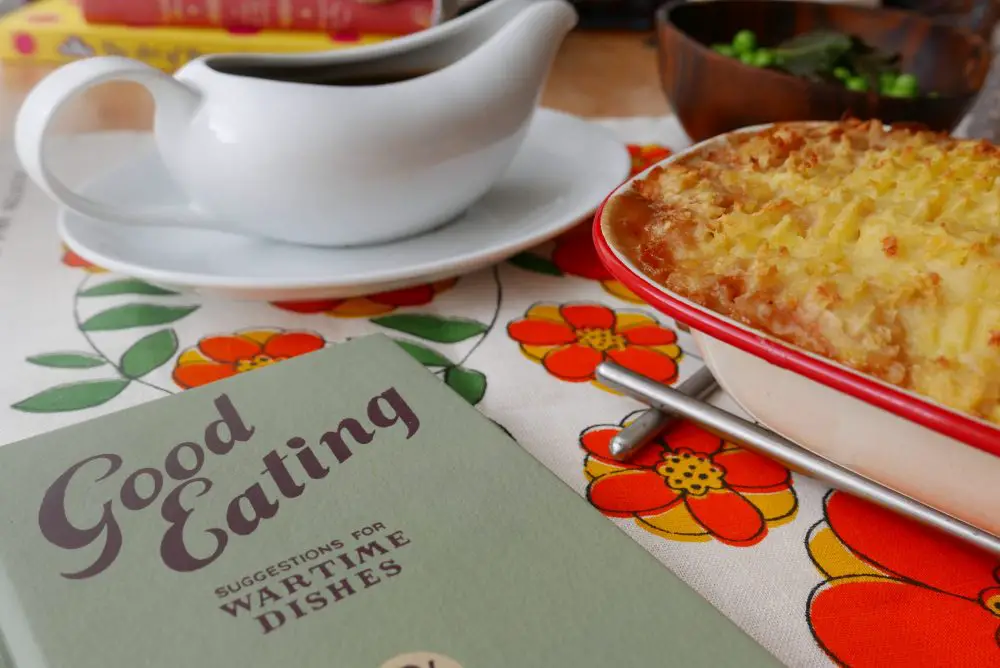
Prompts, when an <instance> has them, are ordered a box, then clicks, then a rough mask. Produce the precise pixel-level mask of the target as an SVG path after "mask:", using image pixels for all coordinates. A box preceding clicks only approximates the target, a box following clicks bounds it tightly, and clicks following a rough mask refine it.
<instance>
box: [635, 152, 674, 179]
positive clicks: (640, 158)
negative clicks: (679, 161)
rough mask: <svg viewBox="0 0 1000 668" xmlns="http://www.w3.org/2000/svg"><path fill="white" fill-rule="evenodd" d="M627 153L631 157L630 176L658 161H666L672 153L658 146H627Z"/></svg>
mask: <svg viewBox="0 0 1000 668" xmlns="http://www.w3.org/2000/svg"><path fill="white" fill-rule="evenodd" d="M628 153H629V155H630V156H632V175H633V176H634V175H636V174H638V173H639V172H641V171H643V170H645V169H647V168H648V167H651V166H653V165H655V164H656V163H658V162H659V161H661V160H666V159H667V158H669V157H670V154H671V153H672V151H671V150H670V149H669V148H667V147H666V146H660V145H659V144H629V147H628Z"/></svg>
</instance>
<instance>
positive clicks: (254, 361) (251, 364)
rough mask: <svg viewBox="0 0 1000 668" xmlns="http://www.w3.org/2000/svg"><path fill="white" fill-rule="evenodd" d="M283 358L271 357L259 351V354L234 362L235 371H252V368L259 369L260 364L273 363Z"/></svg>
mask: <svg viewBox="0 0 1000 668" xmlns="http://www.w3.org/2000/svg"><path fill="white" fill-rule="evenodd" d="M283 359H285V358H284V357H271V356H270V355H265V354H263V353H261V354H260V355H254V356H253V357H244V358H243V359H241V360H239V361H237V362H236V371H237V373H243V372H244V371H253V370H254V369H259V368H260V367H262V366H267V365H268V364H274V363H275V362H280V361H281V360H283Z"/></svg>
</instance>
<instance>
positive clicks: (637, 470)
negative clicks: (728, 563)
mask: <svg viewBox="0 0 1000 668" xmlns="http://www.w3.org/2000/svg"><path fill="white" fill-rule="evenodd" d="M640 413H641V411H636V412H635V413H632V414H630V415H628V416H627V417H626V418H625V419H624V420H622V422H621V424H620V425H596V426H593V427H590V428H589V429H587V430H585V431H584V432H583V434H581V436H580V445H581V446H582V447H583V449H584V450H586V451H587V457H586V459H585V460H584V472H585V474H586V476H587V478H588V479H589V480H590V484H589V486H588V487H587V498H588V499H589V500H590V503H591V504H592V505H593V506H594V507H595V508H597V509H598V510H600V511H601V512H602V513H604V514H605V515H607V516H609V517H631V518H634V519H635V521H636V523H637V524H638V525H639V526H640V527H642V528H643V529H645V530H646V531H649V532H650V533H653V534H655V535H657V536H662V537H664V538H669V539H671V540H680V541H709V540H713V539H714V540H717V541H720V542H722V543H725V544H726V545H732V546H736V547H747V546H750V545H755V544H757V543H759V542H760V541H762V540H764V537H765V536H767V532H768V530H769V529H770V528H774V527H776V526H779V525H781V524H784V523H786V522H790V521H791V520H792V519H794V517H795V513H796V511H797V510H798V498H797V497H796V495H795V490H794V488H793V487H792V477H791V473H789V471H788V469H786V468H785V467H784V466H781V465H780V464H778V463H777V462H774V461H771V460H770V459H766V458H765V457H761V456H760V455H757V454H755V453H752V452H748V451H746V450H743V449H741V448H739V447H737V446H735V445H733V444H732V443H728V442H726V441H723V440H722V439H721V438H719V437H717V436H713V435H712V434H709V433H708V432H706V431H703V430H702V429H700V428H698V427H697V426H695V425H694V424H692V423H689V422H682V423H681V424H679V425H678V426H676V427H674V428H673V429H671V430H670V431H668V432H667V433H666V434H665V435H663V436H660V437H658V438H657V439H655V440H654V441H652V442H651V443H650V444H649V445H647V446H646V447H644V448H643V449H642V450H640V451H639V452H637V453H636V454H635V455H633V456H632V458H631V459H630V460H629V461H628V462H627V463H624V462H618V461H615V460H614V459H613V458H612V457H611V455H610V452H609V450H608V446H609V444H610V443H611V439H612V438H614V436H615V435H616V434H617V433H618V432H620V431H621V430H622V429H623V428H624V427H625V426H626V425H628V424H629V422H631V421H632V420H633V419H635V417H637V416H638V415H639V414H640Z"/></svg>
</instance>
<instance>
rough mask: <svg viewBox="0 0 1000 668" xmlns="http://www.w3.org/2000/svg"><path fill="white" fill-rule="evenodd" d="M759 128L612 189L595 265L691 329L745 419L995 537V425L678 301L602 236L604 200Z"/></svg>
mask: <svg viewBox="0 0 1000 668" xmlns="http://www.w3.org/2000/svg"><path fill="white" fill-rule="evenodd" d="M768 127H770V126H769V125H760V126H753V127H747V128H742V129H740V130H736V131H734V132H731V133H726V134H723V135H719V136H717V137H713V138H712V139H708V140H706V141H704V142H701V143H699V144H696V145H694V146H692V147H690V148H688V149H686V150H684V151H681V152H678V153H676V154H674V155H673V156H671V157H669V158H667V159H666V160H663V161H661V162H660V163H658V165H654V166H652V167H650V168H649V169H647V170H646V171H644V172H642V173H640V174H638V175H636V176H634V177H632V178H631V179H629V180H628V181H626V182H625V183H623V184H622V185H621V186H619V187H618V188H617V189H615V191H614V192H612V193H611V194H610V195H609V196H608V198H606V199H605V201H604V203H603V204H602V205H601V207H600V208H599V209H598V211H597V214H596V216H595V219H594V242H595V245H596V247H597V252H598V255H599V257H600V258H601V261H602V262H603V263H604V264H605V266H607V268H608V270H609V271H610V272H611V273H612V274H613V275H614V276H615V278H617V279H618V280H620V281H621V282H622V283H624V284H625V285H626V286H628V287H629V288H630V289H631V290H632V291H633V292H635V293H636V294H638V295H639V296H640V297H642V298H643V299H644V300H645V301H646V302H647V303H648V304H650V305H651V306H653V307H654V308H656V309H657V310H659V311H662V312H663V313H665V314H666V315H668V316H670V317H672V318H674V319H676V320H677V321H679V322H681V323H684V324H686V325H687V326H688V327H690V328H691V330H692V335H693V337H694V339H695V341H696V343H697V345H698V347H699V348H700V350H701V353H702V355H703V357H704V360H705V363H706V364H707V365H708V366H709V368H710V369H711V370H712V373H713V374H714V375H715V377H716V378H717V379H718V381H719V384H720V385H721V386H722V387H723V389H725V390H726V391H727V392H728V393H729V394H730V395H731V396H732V397H733V399H734V400H735V401H736V402H737V403H738V404H739V405H740V407H741V408H743V409H744V410H745V411H746V412H747V413H749V414H750V415H751V416H752V417H753V418H755V419H757V420H758V421H760V422H761V423H763V424H764V425H766V426H767V427H768V428H770V429H772V430H774V431H776V432H778V433H780V434H781V435H783V436H785V437H786V438H789V439H791V440H793V441H796V442H797V443H800V444H802V445H803V446H804V447H806V448H808V449H810V450H812V451H813V452H815V453H817V454H819V455H821V456H823V457H826V458H827V459H829V460H831V461H834V462H836V463H838V464H841V465H843V466H847V467H849V468H851V469H853V470H855V471H857V472H859V473H861V474H862V475H865V476H867V477H869V478H871V479H874V480H877V481H878V482H881V483H882V484H884V485H887V486H889V487H892V488H893V489H895V490H897V491H899V492H902V493H904V494H906V495H908V496H911V497H913V498H917V499H919V500H921V501H923V502H924V503H927V504H929V505H932V506H934V507H935V508H937V509H939V510H941V511H943V512H946V513H948V514H950V515H953V516H955V517H958V518H959V519H962V520H964V521H966V522H969V523H971V524H974V525H976V526H978V527H980V528H982V529H985V530H987V531H989V532H991V533H993V534H995V535H1000V426H997V425H994V424H992V423H989V422H986V421H985V420H981V419H979V418H977V417H974V416H971V415H967V414H964V413H961V412H959V411H956V410H954V409H952V408H949V407H946V406H944V405H941V404H939V403H937V402H934V401H932V400H930V399H927V398H925V397H922V396H919V395H917V394H915V393H912V392H909V391H907V390H903V389H901V388H899V387H896V386H893V385H890V384H888V383H886V382H883V381H881V380H879V379H876V378H874V377H872V376H869V375H867V374H863V373H860V372H858V371H856V370H854V369H851V368H848V367H846V366H844V365H842V364H839V363H837V362H834V361H832V360H829V359H826V358H824V357H821V356H819V355H816V354H813V353H811V352H808V351H805V350H803V349H801V348H798V347H796V346H793V345H790V344H788V343H785V342H784V341H781V340H779V339H777V338H775V337H773V336H771V335H769V334H766V333H764V332H761V331H758V330H756V329H754V328H751V327H749V326H747V325H744V324H743V323H740V322H737V321H735V320H732V319H730V318H727V317H725V316H722V315H720V314H718V313H715V312H714V311H711V310H709V309H708V308H706V307H703V306H701V305H699V304H697V303H695V302H693V301H690V300H688V299H686V298H683V297H681V296H679V295H677V294H675V293H673V292H671V291H669V290H667V289H666V288H665V287H663V286H662V285H660V284H658V283H656V282H655V281H653V280H652V279H651V278H649V277H647V276H646V275H645V274H643V273H642V272H641V271H640V270H639V269H638V268H637V267H636V266H635V265H634V264H633V263H632V262H631V261H630V260H629V259H628V258H627V257H626V256H625V255H624V254H623V253H622V252H620V251H619V250H618V249H617V248H615V246H614V244H613V240H612V239H611V238H610V236H609V235H608V234H607V233H606V230H605V221H604V220H603V218H604V211H605V209H606V204H607V202H608V201H610V200H611V199H612V198H614V197H616V196H617V195H618V194H620V193H622V192H623V191H625V190H628V189H629V188H631V186H632V183H633V182H634V181H636V180H639V179H642V178H644V177H645V176H646V175H647V174H648V172H649V171H652V170H653V169H655V168H656V167H657V166H664V165H666V164H669V163H670V162H672V161H674V160H677V159H680V158H681V157H682V156H685V155H687V154H688V153H691V152H694V151H697V150H701V149H703V148H704V147H706V146H707V145H709V144H711V143H713V142H724V141H727V140H728V138H729V137H731V136H732V135H736V134H739V133H750V132H758V131H760V130H763V129H766V128H768Z"/></svg>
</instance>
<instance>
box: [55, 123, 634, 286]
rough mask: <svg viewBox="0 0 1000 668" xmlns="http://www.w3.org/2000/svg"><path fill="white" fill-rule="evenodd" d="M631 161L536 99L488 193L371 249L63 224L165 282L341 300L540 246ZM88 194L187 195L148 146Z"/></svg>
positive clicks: (65, 215)
mask: <svg viewBox="0 0 1000 668" xmlns="http://www.w3.org/2000/svg"><path fill="white" fill-rule="evenodd" d="M629 165H630V159H629V155H628V151H627V150H626V148H625V146H624V145H623V144H622V142H621V141H619V140H618V139H616V138H615V137H614V136H613V135H612V134H611V133H610V132H609V131H608V130H606V129H604V128H602V127H600V126H599V125H596V124H593V123H588V122H586V121H583V120H580V119H578V118H575V117H573V116H568V115H566V114H562V113H557V112H554V111H550V110H547V109H540V110H539V111H538V112H537V113H536V114H535V117H534V120H533V121H532V125H531V127H530V129H529V131H528V136H527V138H526V139H525V142H524V144H523V146H522V148H521V150H520V152H519V153H518V154H517V156H516V157H515V158H514V161H513V163H512V164H511V166H510V168H509V169H508V170H507V173H506V174H505V175H504V177H503V178H502V179H501V180H500V181H499V182H498V183H497V184H496V185H495V186H494V187H493V189H492V190H490V192H489V193H487V194H486V195H485V196H484V197H483V198H482V199H481V200H480V201H479V202H477V203H476V204H474V205H473V206H472V208H470V209H469V210H468V211H467V212H466V213H465V214H464V215H463V216H461V217H460V218H458V219H457V220H455V221H453V222H451V223H449V224H447V225H445V226H443V227H441V228H438V229H437V230H433V231H431V232H428V233H425V234H422V235H420V236H416V237H411V238H409V239H405V240H401V241H396V242H391V243H387V244H381V245H378V246H367V247H363V248H319V247H309V246H296V245H290V244H281V243H275V242H270V241H263V240H259V239H253V238H248V237H243V236H238V235H233V234H226V233H221V232H211V231H203V230H192V229H183V228H155V227H140V226H138V225H137V226H135V227H130V226H126V225H119V224H115V223H109V222H105V221H100V220H94V219H91V218H87V217H85V216H81V215H79V214H77V213H74V212H72V211H68V210H66V209H63V210H62V211H61V212H60V216H59V233H60V235H61V236H62V238H63V240H64V241H65V242H66V244H67V245H68V246H69V247H70V248H71V249H73V251H74V252H76V253H77V254H78V255H80V256H81V257H83V258H84V259H86V260H88V261H90V262H92V263H94V264H96V265H99V266H101V267H104V268H106V269H110V270H112V271H115V272H118V273H122V274H126V275H129V276H134V277H136V278H140V279H142V280H145V281H148V282H150V283H154V284H156V285H160V286H163V287H168V288H172V289H178V290H188V291H193V292H197V293H201V294H205V295H215V296H223V297H227V298H233V299H253V300H267V301H294V300H309V299H322V298H343V297H351V296H357V295H362V294H370V293H374V292H382V291H385V290H396V289H400V288H403V287H407V286H410V285H414V284H417V283H425V282H429V281H434V280H440V279H443V278H448V277H451V276H456V275H458V274H463V273H467V272H470V271H473V270H475V269H479V268H482V267H485V266H489V265H491V264H494V263H496V262H500V261H502V260H504V259H506V258H508V257H510V256H512V255H514V254H516V253H518V252H520V251H522V250H525V249H526V248H529V247H531V246H534V245H536V244H539V243H541V242H543V241H545V240H547V239H549V238H551V237H553V236H555V235H557V234H559V233H560V232H562V231H564V230H566V229H568V228H569V227H572V226H573V225H574V224H575V223H577V222H579V221H580V220H581V219H582V218H584V217H585V216H587V215H588V214H590V213H592V212H593V211H594V209H596V208H597V205H598V204H600V203H601V200H603V199H604V197H605V196H606V195H607V193H608V192H609V191H610V190H612V189H614V188H615V187H616V186H617V185H619V184H620V183H621V182H622V181H623V180H624V179H625V178H626V177H628V173H629ZM82 193H83V194H85V195H87V196H88V197H91V198H93V199H96V200H98V201H100V200H105V199H114V200H115V201H120V202H124V203H129V202H130V201H142V202H144V203H146V204H150V203H153V204H155V203H164V204H166V203H168V202H176V201H177V200H178V199H179V198H181V197H182V195H181V194H180V192H179V191H178V189H177V188H176V186H175V185H174V184H173V182H172V181H171V179H170V177H169V176H168V175H167V173H166V171H165V169H164V167H163V165H162V163H161V162H160V160H159V158H158V157H157V156H156V155H155V154H154V153H152V152H149V153H146V154H143V155H142V156H141V157H137V158H135V159H133V160H130V161H129V162H127V163H126V164H124V165H122V166H121V167H120V168H118V169H116V170H114V171H112V172H110V173H107V174H103V175H101V176H100V177H98V178H97V179H96V180H94V181H92V182H91V183H90V184H89V185H87V186H84V187H83V188H82ZM386 196H387V197H391V196H392V193H387V194H386ZM330 215H331V216H336V215H337V212H336V211H331V212H330ZM358 224H364V221H358Z"/></svg>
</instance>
